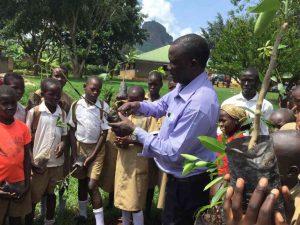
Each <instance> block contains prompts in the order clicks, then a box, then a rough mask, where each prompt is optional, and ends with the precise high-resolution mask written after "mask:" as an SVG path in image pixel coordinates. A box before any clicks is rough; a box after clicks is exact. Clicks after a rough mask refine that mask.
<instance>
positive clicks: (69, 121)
mask: <svg viewBox="0 0 300 225" xmlns="http://www.w3.org/2000/svg"><path fill="white" fill-rule="evenodd" d="M74 104H75V102H73V104H72V105H71V108H70V111H69V113H68V116H67V124H69V125H70V126H71V127H73V128H75V124H74V121H73V113H72V112H73V107H75V106H74Z"/></svg>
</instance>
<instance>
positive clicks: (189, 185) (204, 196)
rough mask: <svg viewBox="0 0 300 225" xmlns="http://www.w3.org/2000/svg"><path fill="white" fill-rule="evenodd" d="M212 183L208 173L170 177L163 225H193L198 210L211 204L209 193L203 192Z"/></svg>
mask: <svg viewBox="0 0 300 225" xmlns="http://www.w3.org/2000/svg"><path fill="white" fill-rule="evenodd" d="M209 182H210V179H209V175H208V174H207V173H203V174H199V175H195V176H191V177H187V178H175V177H174V176H172V175H168V182H167V186H166V199H165V207H164V211H163V214H162V224H163V225H193V224H194V221H195V215H196V212H197V210H198V209H199V208H200V207H201V206H205V205H208V204H209V191H203V189H204V187H205V186H206V185H207V184H208V183H209Z"/></svg>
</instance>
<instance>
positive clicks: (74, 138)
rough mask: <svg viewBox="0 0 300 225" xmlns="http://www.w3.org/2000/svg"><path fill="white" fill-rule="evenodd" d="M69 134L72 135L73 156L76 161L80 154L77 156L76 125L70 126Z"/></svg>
mask: <svg viewBox="0 0 300 225" xmlns="http://www.w3.org/2000/svg"><path fill="white" fill-rule="evenodd" d="M69 136H70V144H71V150H72V157H73V160H74V161H76V159H77V157H78V156H77V144H76V142H77V140H76V137H75V128H74V127H70V131H69Z"/></svg>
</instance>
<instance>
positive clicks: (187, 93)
mask: <svg viewBox="0 0 300 225" xmlns="http://www.w3.org/2000/svg"><path fill="white" fill-rule="evenodd" d="M206 80H207V74H206V72H203V73H201V74H200V75H198V76H197V77H196V78H195V79H194V80H192V81H191V82H190V83H189V84H188V85H186V86H184V85H182V84H178V85H177V86H176V88H175V90H174V91H175V92H176V95H175V96H179V97H181V98H182V99H183V100H184V101H185V102H186V101H187V100H189V98H190V97H191V96H192V95H193V94H194V93H195V91H196V90H197V89H198V88H199V87H201V86H202V85H203V84H204V82H205V81H206Z"/></svg>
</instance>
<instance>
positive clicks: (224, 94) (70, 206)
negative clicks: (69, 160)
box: [21, 77, 278, 225]
mask: <svg viewBox="0 0 300 225" xmlns="http://www.w3.org/2000/svg"><path fill="white" fill-rule="evenodd" d="M27 79H28V80H29V81H30V83H31V85H26V91H25V94H24V96H23V98H22V99H21V103H22V104H24V105H26V104H27V101H28V96H29V93H31V92H33V91H35V90H37V89H38V88H39V84H40V79H38V78H30V77H28V78H27ZM71 82H72V84H73V85H74V87H75V88H76V89H77V90H78V91H79V92H80V93H83V83H84V81H83V80H75V79H71ZM119 83H120V80H118V79H113V80H110V81H105V83H104V85H103V90H105V89H107V90H112V91H113V92H115V93H116V92H118V90H119ZM126 83H127V84H128V86H133V85H140V86H142V87H143V88H144V89H145V90H147V83H146V82H144V81H126ZM64 91H65V92H67V93H68V94H69V95H70V96H71V97H73V99H78V98H79V96H78V95H77V94H76V92H75V91H74V90H73V89H72V88H71V86H70V85H69V84H66V86H65V87H64ZM167 91H168V89H167V84H166V83H165V84H164V86H163V88H162V90H161V94H162V95H163V94H165V93H167ZM216 91H217V95H218V98H219V102H220V104H221V103H222V102H223V101H224V100H225V99H227V98H229V97H231V96H233V95H235V94H238V93H239V92H240V90H239V89H234V88H221V87H220V88H216ZM103 92H104V91H102V94H103ZM101 96H102V95H101ZM101 96H100V98H101ZM102 97H103V96H102ZM277 98H278V94H277V93H268V94H267V99H268V100H269V101H270V102H271V103H272V104H273V106H274V108H275V109H276V108H277ZM102 197H103V200H104V206H106V205H107V202H108V194H107V193H105V192H102ZM66 198H67V207H66V208H67V209H66V210H65V211H64V212H62V213H57V218H56V221H57V224H63V225H71V224H73V223H74V222H73V218H74V217H75V216H76V215H78V206H77V205H78V203H77V181H76V180H75V179H73V178H71V179H70V186H69V190H68V191H67V192H66ZM157 198H158V190H156V191H155V196H154V202H155V204H156V202H157ZM37 211H38V210H37ZM88 214H89V216H88V218H89V221H88V225H91V224H95V222H94V216H93V214H92V209H91V207H90V206H89V209H88ZM120 216H121V214H120V211H119V210H118V209H115V208H113V209H105V217H106V219H110V218H118V217H120ZM159 217H160V211H159V210H158V209H156V207H155V205H153V207H152V213H151V218H152V219H151V220H149V219H148V220H147V222H148V223H147V224H151V225H156V224H160V223H159V222H158V221H159V219H158V218H159ZM35 224H36V225H42V224H43V219H42V218H41V217H39V216H38V219H37V220H36V223H35ZM106 224H107V225H113V224H117V223H110V224H108V223H106Z"/></svg>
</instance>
